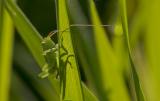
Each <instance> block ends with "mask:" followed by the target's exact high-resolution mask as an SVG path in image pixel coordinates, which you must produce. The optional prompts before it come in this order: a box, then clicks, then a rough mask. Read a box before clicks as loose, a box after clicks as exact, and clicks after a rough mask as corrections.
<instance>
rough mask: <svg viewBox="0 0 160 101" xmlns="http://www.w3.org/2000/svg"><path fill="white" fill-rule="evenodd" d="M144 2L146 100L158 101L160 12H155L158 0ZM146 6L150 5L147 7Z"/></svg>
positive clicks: (159, 3)
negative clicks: (146, 73)
mask: <svg viewBox="0 0 160 101" xmlns="http://www.w3.org/2000/svg"><path fill="white" fill-rule="evenodd" d="M143 3H146V6H147V8H145V10H146V11H147V15H146V18H147V19H146V29H145V30H146V33H145V36H144V39H145V50H146V58H147V66H148V67H147V70H148V75H149V76H148V75H147V77H148V78H149V79H148V78H147V81H148V82H147V83H148V84H147V88H148V98H149V100H148V101H158V100H159V99H160V96H159V91H160V86H159V85H160V78H159V77H160V68H159V67H160V53H159V52H160V45H159V42H160V39H159V38H160V28H159V23H160V19H159V17H160V13H159V12H157V11H159V10H160V1H159V0H153V1H152V3H151V2H150V1H148V0H147V1H144V2H143ZM148 6H150V7H149V8H148Z"/></svg>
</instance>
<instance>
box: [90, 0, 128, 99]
mask: <svg viewBox="0 0 160 101" xmlns="http://www.w3.org/2000/svg"><path fill="white" fill-rule="evenodd" d="M89 4H90V14H91V17H92V18H91V19H92V23H93V24H94V25H96V27H94V29H93V31H94V40H95V44H96V50H97V54H98V59H99V65H100V66H99V68H98V69H100V71H101V73H102V80H103V84H102V86H104V88H105V90H106V91H107V90H109V92H111V93H109V94H108V99H109V101H117V99H123V101H129V100H130V99H129V95H128V92H127V88H126V86H125V83H124V80H123V75H122V73H123V71H122V70H123V69H122V68H121V67H120V66H119V65H118V64H117V59H116V55H115V53H114V51H113V49H112V47H111V44H110V42H109V40H108V37H107V35H106V33H105V30H104V29H103V27H98V26H100V25H101V22H100V20H99V17H98V14H97V12H96V8H95V4H94V2H93V1H92V0H89ZM95 75H100V74H99V73H97V74H95ZM99 86H101V85H99ZM103 93H104V92H103ZM103 95H104V94H103ZM102 97H103V98H105V95H104V96H102ZM104 100H106V99H104Z"/></svg>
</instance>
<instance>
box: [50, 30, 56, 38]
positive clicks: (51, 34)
mask: <svg viewBox="0 0 160 101" xmlns="http://www.w3.org/2000/svg"><path fill="white" fill-rule="evenodd" d="M56 33H58V30H54V31H51V32H50V33H49V34H48V37H52V36H53V35H54V34H56Z"/></svg>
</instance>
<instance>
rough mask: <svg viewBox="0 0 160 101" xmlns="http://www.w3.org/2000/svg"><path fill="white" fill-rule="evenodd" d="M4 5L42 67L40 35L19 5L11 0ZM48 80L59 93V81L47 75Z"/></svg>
mask: <svg viewBox="0 0 160 101" xmlns="http://www.w3.org/2000/svg"><path fill="white" fill-rule="evenodd" d="M5 7H6V8H7V10H8V12H9V14H10V15H11V17H12V19H13V21H14V24H15V26H16V28H17V30H18V31H19V34H20V36H21V37H22V39H23V40H24V42H25V43H26V45H27V47H28V48H29V50H30V52H31V53H32V55H33V57H34V58H35V60H36V62H37V63H38V65H39V66H40V67H41V68H42V67H43V65H44V64H45V59H44V57H43V55H42V47H41V41H42V37H41V36H40V34H39V33H38V31H37V30H36V29H35V28H34V26H33V25H32V24H31V23H30V22H29V20H28V19H27V18H26V17H25V15H24V14H23V12H22V11H21V10H20V9H19V7H18V6H17V5H16V4H15V3H14V2H12V0H7V1H6V2H5ZM49 80H50V82H51V83H52V85H53V87H54V89H55V91H56V93H57V94H58V95H59V92H60V91H59V82H57V80H55V79H52V77H49Z"/></svg>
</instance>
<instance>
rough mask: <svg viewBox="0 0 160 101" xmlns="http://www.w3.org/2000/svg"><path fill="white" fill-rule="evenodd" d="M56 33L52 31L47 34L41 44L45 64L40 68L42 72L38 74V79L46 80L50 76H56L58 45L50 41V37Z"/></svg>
mask: <svg viewBox="0 0 160 101" xmlns="http://www.w3.org/2000/svg"><path fill="white" fill-rule="evenodd" d="M57 32H58V31H53V32H51V33H49V35H48V36H47V37H45V38H44V39H43V40H42V42H41V44H42V48H43V56H44V58H45V61H46V63H45V64H44V66H43V67H42V72H41V73H40V74H39V77H41V78H46V77H48V76H49V75H50V74H53V75H56V76H57V75H58V72H59V69H58V56H59V55H58V49H59V46H58V44H56V43H54V41H52V39H51V37H52V36H53V35H54V34H56V33H57Z"/></svg>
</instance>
